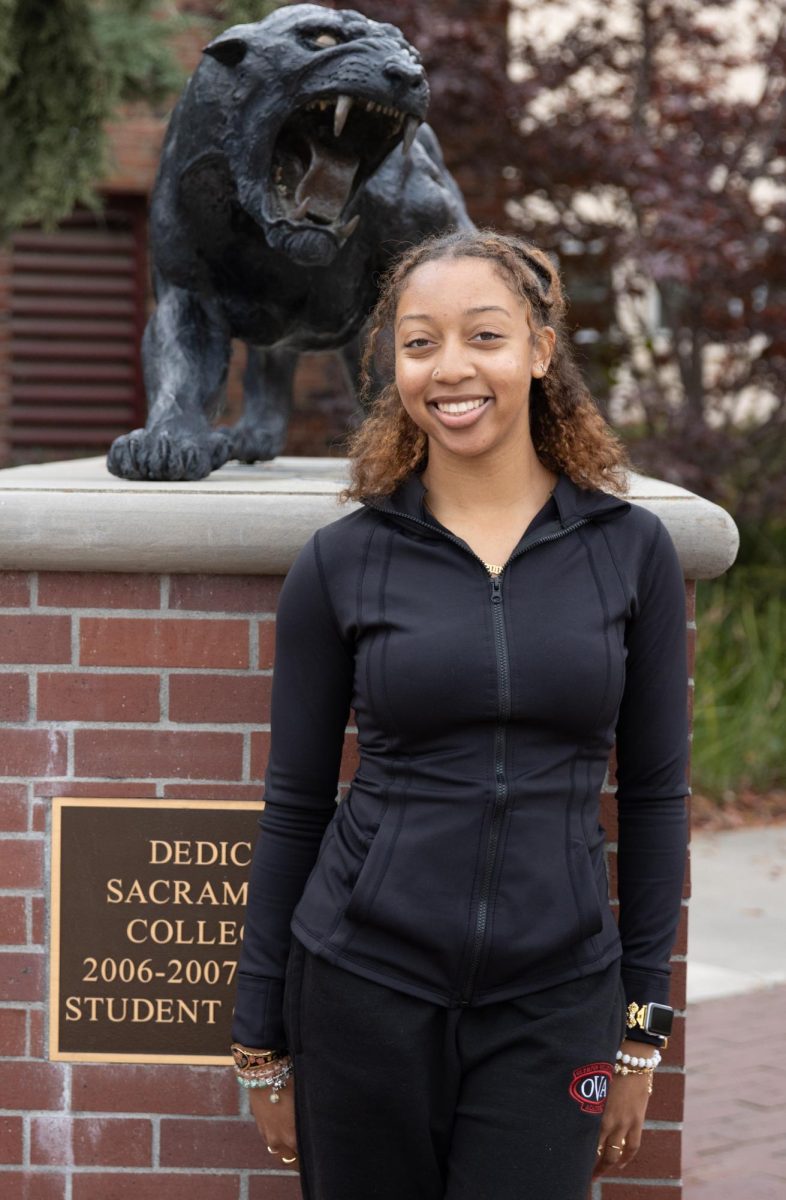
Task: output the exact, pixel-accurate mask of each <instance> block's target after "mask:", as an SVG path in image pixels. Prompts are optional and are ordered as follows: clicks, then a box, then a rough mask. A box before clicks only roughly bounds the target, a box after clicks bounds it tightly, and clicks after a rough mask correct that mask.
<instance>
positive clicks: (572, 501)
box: [362, 471, 630, 528]
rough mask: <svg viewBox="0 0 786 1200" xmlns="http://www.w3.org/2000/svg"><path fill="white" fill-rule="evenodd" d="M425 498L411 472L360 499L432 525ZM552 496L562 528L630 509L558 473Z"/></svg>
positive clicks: (623, 502) (417, 476) (416, 476)
mask: <svg viewBox="0 0 786 1200" xmlns="http://www.w3.org/2000/svg"><path fill="white" fill-rule="evenodd" d="M425 495H426V488H425V487H424V486H423V482H422V480H421V477H420V474H419V472H417V471H412V472H411V473H410V474H409V475H407V476H406V477H405V479H403V480H402V482H401V483H400V484H399V485H398V487H397V488H396V490H395V491H394V492H392V493H391V494H390V495H389V496H373V497H368V498H363V500H362V503H363V504H365V505H367V506H368V507H369V508H375V509H377V510H378V511H379V512H383V513H387V514H388V515H389V516H391V517H409V518H411V519H413V520H416V521H421V522H423V523H425V524H426V525H431V524H432V522H431V521H430V520H429V518H428V514H427V511H426V509H425V506H424V503H423V500H424V497H425ZM553 497H554V501H555V503H556V506H557V513H558V515H559V523H560V525H561V526H562V527H563V528H565V527H566V526H568V525H571V524H573V523H574V522H575V521H578V520H581V521H586V520H592V521H595V520H601V521H605V520H607V519H609V518H611V517H616V516H619V515H621V514H622V513H623V512H627V511H628V510H629V509H630V504H629V502H628V501H627V500H623V499H621V498H620V497H619V496H612V495H611V493H610V492H603V491H600V490H599V489H597V488H592V489H588V488H581V487H579V486H578V485H577V484H575V483H574V482H573V480H572V479H569V478H568V476H567V475H564V474H561V473H560V475H559V477H558V479H557V483H556V485H555V487H554V492H553Z"/></svg>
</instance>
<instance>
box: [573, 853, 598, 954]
mask: <svg viewBox="0 0 786 1200" xmlns="http://www.w3.org/2000/svg"><path fill="white" fill-rule="evenodd" d="M568 866H569V870H570V879H571V884H572V886H573V896H574V900H575V902H576V912H577V916H578V936H579V938H580V939H581V940H583V939H584V938H588V937H593V936H594V935H595V934H596V933H600V931H601V929H602V928H603V911H602V909H601V905H600V897H599V896H598V885H597V883H596V882H595V869H594V867H593V865H592V857H591V855H590V852H589V847H588V846H587V843H586V841H585V840H584V839H583V838H572V839H571V841H570V861H569V864H568Z"/></svg>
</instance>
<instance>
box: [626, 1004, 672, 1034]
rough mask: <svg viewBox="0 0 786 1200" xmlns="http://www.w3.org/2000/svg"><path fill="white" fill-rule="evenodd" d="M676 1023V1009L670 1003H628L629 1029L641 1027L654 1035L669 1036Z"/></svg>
mask: <svg viewBox="0 0 786 1200" xmlns="http://www.w3.org/2000/svg"><path fill="white" fill-rule="evenodd" d="M673 1023H674V1009H673V1008H669V1006H668V1004H656V1003H654V1002H650V1003H649V1004H636V1002H635V1001H633V1002H632V1003H630V1004H629V1005H628V1022H627V1024H628V1029H640V1030H641V1031H642V1033H649V1034H650V1035H651V1036H652V1037H662V1038H667V1037H669V1036H670V1034H671V1027H672V1024H673Z"/></svg>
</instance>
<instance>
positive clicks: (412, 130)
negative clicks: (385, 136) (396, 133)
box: [402, 117, 420, 154]
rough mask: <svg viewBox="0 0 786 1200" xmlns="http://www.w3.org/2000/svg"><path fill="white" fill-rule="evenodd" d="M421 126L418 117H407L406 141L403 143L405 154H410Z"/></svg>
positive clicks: (405, 127)
mask: <svg viewBox="0 0 786 1200" xmlns="http://www.w3.org/2000/svg"><path fill="white" fill-rule="evenodd" d="M419 124H420V121H419V120H418V118H417V117H407V119H406V123H405V125H404V140H403V142H402V147H403V150H404V153H405V154H409V151H410V147H411V146H412V143H413V142H414V140H415V134H416V133H417V131H418V125H419Z"/></svg>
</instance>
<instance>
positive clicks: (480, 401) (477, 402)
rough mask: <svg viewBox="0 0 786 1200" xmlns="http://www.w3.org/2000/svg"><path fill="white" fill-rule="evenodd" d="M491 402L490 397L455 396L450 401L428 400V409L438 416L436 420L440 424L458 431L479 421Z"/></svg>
mask: <svg viewBox="0 0 786 1200" xmlns="http://www.w3.org/2000/svg"><path fill="white" fill-rule="evenodd" d="M491 400H492V397H491V396H467V397H465V398H462V397H459V396H456V397H455V398H453V399H450V400H448V399H447V398H445V399H444V400H430V401H429V407H430V408H432V409H433V410H434V411H435V412H436V413H438V414H439V416H438V418H437V419H438V420H439V421H440V423H441V424H443V425H447V426H449V427H450V428H451V429H459V428H463V427H464V426H465V425H474V424H475V422H476V421H478V420H480V417H481V416H482V414H483V413H484V411H485V410H486V409H487V408H488V407H489V405H490V404H491Z"/></svg>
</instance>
